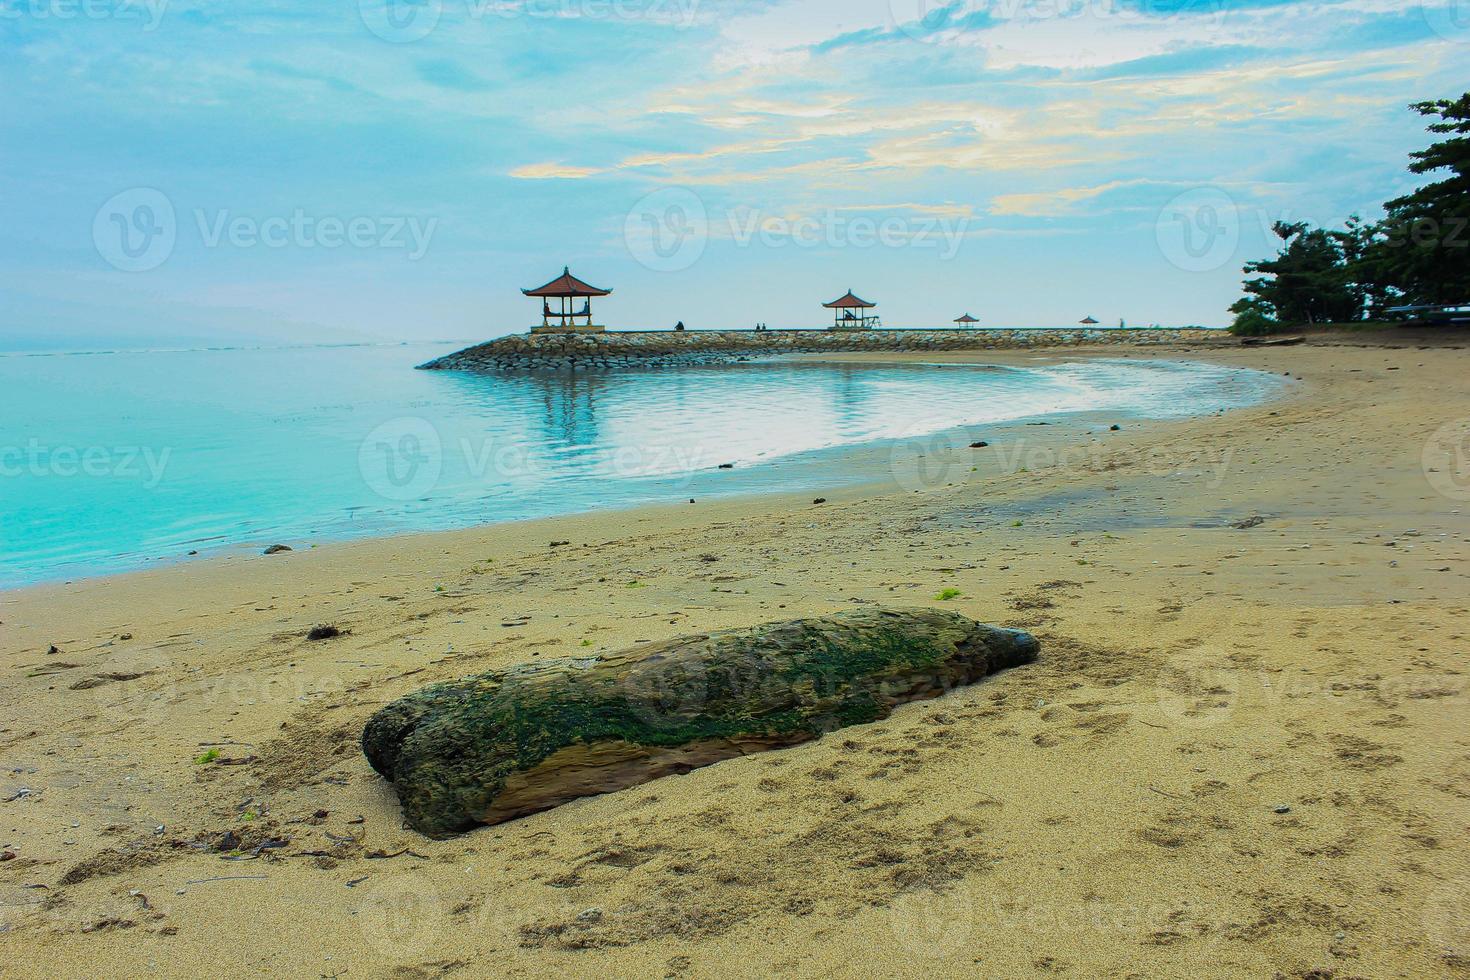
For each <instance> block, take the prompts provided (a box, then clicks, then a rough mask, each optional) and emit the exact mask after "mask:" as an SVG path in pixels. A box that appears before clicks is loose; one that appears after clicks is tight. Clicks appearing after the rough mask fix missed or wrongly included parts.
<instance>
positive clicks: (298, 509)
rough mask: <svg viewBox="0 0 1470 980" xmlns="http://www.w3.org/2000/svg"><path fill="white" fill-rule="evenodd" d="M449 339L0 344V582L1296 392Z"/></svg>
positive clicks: (779, 477) (731, 491)
mask: <svg viewBox="0 0 1470 980" xmlns="http://www.w3.org/2000/svg"><path fill="white" fill-rule="evenodd" d="M461 346H464V345H463V344H462V343H440V344H423V343H418V344H392V345H352V346H317V347H280V348H255V349H210V350H151V351H103V352H81V353H62V354H38V353H18V354H0V587H3V588H15V587H20V586H25V585H31V584H35V583H40V582H50V581H57V580H70V579H76V578H81V577H87V576H97V575H106V574H113V573H118V572H124V571H129V570H132V569H137V568H142V567H148V566H150V565H154V564H157V563H159V562H177V561H189V560H197V559H198V558H199V557H201V556H202V557H208V556H210V555H216V554H220V553H229V552H246V551H250V552H254V553H258V549H262V548H264V547H267V546H269V545H272V544H286V545H288V546H290V547H292V548H293V549H300V548H304V547H311V546H313V545H316V544H319V543H323V542H328V541H337V540H344V539H350V538H358V537H363V536H371V535H388V534H396V533H403V532H409V531H425V530H434V529H444V528H459V527H466V526H471V525H479V524H488V523H495V522H504V521H518V520H526V519H530V518H537V517H547V516H552V515H559V514H570V513H581V512H587V511H592V510H596V509H599V508H625V507H633V506H637V505H641V504H649V503H662V504H671V503H680V504H684V503H685V502H686V501H687V500H690V499H692V500H696V501H704V500H709V499H712V498H718V497H727V496H734V495H744V494H760V493H776V492H795V491H803V490H808V489H810V490H813V491H821V490H824V489H832V488H835V487H839V486H841V485H843V484H845V483H850V482H853V481H857V480H872V478H873V471H872V468H871V467H869V468H867V469H863V468H861V467H849V466H844V465H843V461H844V459H846V458H848V457H849V456H850V455H851V454H852V453H854V452H855V451H857V450H860V449H865V450H869V454H868V455H869V457H873V453H872V452H871V451H872V450H875V449H876V450H878V451H879V452H878V453H877V457H876V458H879V459H883V458H885V457H884V455H883V452H882V450H884V449H885V448H891V453H890V456H891V458H892V459H893V460H895V465H894V467H893V468H892V472H891V473H890V474H888V475H887V478H889V479H891V481H892V482H893V483H894V485H895V487H896V488H908V486H909V485H910V484H911V483H915V482H919V483H922V482H923V481H925V480H926V479H929V478H928V477H926V476H925V475H924V473H923V471H922V469H914V468H912V467H907V468H906V467H905V466H900V465H898V463H897V461H898V460H899V459H900V457H902V456H904V455H905V454H904V453H902V452H900V451H899V449H898V447H912V446H917V447H918V455H923V450H924V449H936V448H938V449H942V448H945V447H948V446H955V447H964V446H968V444H969V441H970V440H975V439H978V440H983V439H984V436H985V434H986V433H987V431H989V428H990V427H994V426H997V425H1000V424H1003V423H1020V422H1024V421H1027V420H1030V421H1033V422H1034V421H1045V420H1048V419H1054V420H1059V419H1063V418H1068V417H1077V418H1080V419H1088V420H1104V421H1113V422H1114V423H1115V424H1116V423H1123V422H1129V421H1134V422H1139V421H1147V420H1168V419H1180V418H1188V417H1191V416H1203V415H1208V414H1213V413H1217V412H1222V411H1228V410H1230V409H1234V408H1240V407H1244V406H1249V405H1254V404H1258V403H1261V402H1263V401H1265V400H1268V399H1270V398H1273V397H1276V396H1277V394H1278V393H1279V392H1280V391H1281V389H1282V387H1283V385H1284V384H1286V383H1287V382H1286V381H1285V379H1283V378H1280V377H1276V376H1273V375H1267V374H1263V373H1260V372H1255V371H1249V370H1244V369H1235V368H1230V367H1222V366H1218V365H1210V364H1203V363H1197V362H1191V361H1188V360H1178V361H1173V360H1154V359H1147V360H1143V359H1129V358H1126V357H1123V356H1121V355H1120V356H1119V357H1116V358H1103V359H1094V358H1089V359H1080V358H1077V359H1069V358H1068V357H1067V356H1066V355H1065V354H1064V353H1061V354H1058V355H1056V356H1055V357H1052V358H1048V359H1047V360H1045V361H1038V362H1035V363H1028V364H1027V365H1026V366H1019V367H1018V366H1002V365H984V364H981V365H952V364H951V365H940V364H916V363H905V364H854V363H838V362H830V363H822V362H817V361H807V360H780V359H777V360H768V361H751V362H743V363H737V364H729V365H720V366H698V367H684V368H677V369H650V370H628V371H617V372H606V373H577V374H534V375H533V374H523V375H506V376H483V375H473V374H462V373H452V372H438V371H419V370H415V366H416V365H418V364H421V363H423V362H425V361H428V360H430V359H432V358H434V357H437V356H439V355H441V354H446V353H449V352H451V351H453V350H455V349H457V348H458V347H461ZM1079 424H1083V423H1079ZM1086 424H1092V423H1091V422H1088V423H1086ZM1103 428H1105V429H1106V428H1107V426H1104V427H1103ZM909 455H912V454H909ZM915 488H916V489H918V488H921V487H915Z"/></svg>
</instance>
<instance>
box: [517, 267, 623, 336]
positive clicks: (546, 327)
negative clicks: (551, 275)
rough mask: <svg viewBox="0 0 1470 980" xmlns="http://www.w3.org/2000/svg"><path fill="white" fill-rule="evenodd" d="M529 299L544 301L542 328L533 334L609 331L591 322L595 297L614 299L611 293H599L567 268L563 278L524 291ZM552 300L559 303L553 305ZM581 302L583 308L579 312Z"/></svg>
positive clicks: (609, 290)
mask: <svg viewBox="0 0 1470 980" xmlns="http://www.w3.org/2000/svg"><path fill="white" fill-rule="evenodd" d="M521 292H523V293H525V294H526V295H527V296H534V297H536V298H537V299H539V300H541V326H539V327H532V328H531V332H532V333H603V332H604V331H606V330H607V327H603V326H598V325H596V324H594V323H593V322H592V297H594V296H608V295H611V293H612V290H611V289H598V288H597V287H596V286H589V285H588V284H587V283H585V282H583V281H582V280H580V279H578V278H577V277H576V276H574V275H572V270H571V268H570V267H564V268H563V269H562V270H561V275H560V276H558V277H557V278H555V279H553V280H551V282H548V283H547V284H546V285H544V286H542V287H541V288H540V289H523V290H521ZM552 300H556V301H557V302H556V303H555V304H554V305H553V304H552V302H551V301H552ZM578 300H580V301H581V303H582V308H581V309H578V308H577V302H578Z"/></svg>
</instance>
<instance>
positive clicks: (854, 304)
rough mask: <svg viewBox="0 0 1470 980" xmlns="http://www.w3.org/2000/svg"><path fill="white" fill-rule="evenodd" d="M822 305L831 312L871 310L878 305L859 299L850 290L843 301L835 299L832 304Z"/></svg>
mask: <svg viewBox="0 0 1470 980" xmlns="http://www.w3.org/2000/svg"><path fill="white" fill-rule="evenodd" d="M822 305H823V306H825V307H826V308H827V309H829V310H871V309H872V308H873V307H875V306H877V305H878V304H877V303H869V302H868V301H867V300H865V299H858V298H857V297H856V296H854V295H853V294H852V290H851V289H849V290H848V291H847V295H846V296H844V297H842V298H841V299H834V300H833V301H832V302H830V303H823V304H822Z"/></svg>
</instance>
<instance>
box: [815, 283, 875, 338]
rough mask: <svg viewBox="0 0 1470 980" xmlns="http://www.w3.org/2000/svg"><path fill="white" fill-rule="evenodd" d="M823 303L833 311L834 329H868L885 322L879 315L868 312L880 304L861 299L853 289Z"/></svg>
mask: <svg viewBox="0 0 1470 980" xmlns="http://www.w3.org/2000/svg"><path fill="white" fill-rule="evenodd" d="M822 305H823V306H824V307H826V308H827V309H829V310H831V311H832V313H833V317H834V319H833V321H832V329H833V330H868V329H871V328H872V327H877V326H881V325H882V323H883V321H882V320H880V319H878V317H876V316H874V315H873V314H871V313H869V312H868V311H869V310H871V309H875V308H876V307H877V306H878V304H877V303H869V302H868V301H867V300H865V299H859V298H858V297H857V296H856V295H855V294H854V293H853V291H852V290H851V289H849V290H848V291H847V295H846V296H842V297H840V298H838V299H834V300H833V301H832V302H830V303H823V304H822Z"/></svg>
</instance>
